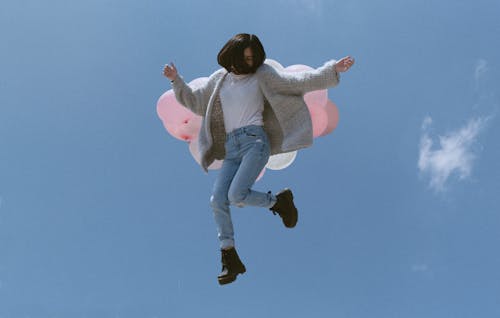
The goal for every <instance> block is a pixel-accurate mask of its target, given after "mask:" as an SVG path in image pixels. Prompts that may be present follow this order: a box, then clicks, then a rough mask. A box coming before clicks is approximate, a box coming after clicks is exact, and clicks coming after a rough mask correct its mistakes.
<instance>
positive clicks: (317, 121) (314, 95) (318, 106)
mask: <svg viewBox="0 0 500 318" xmlns="http://www.w3.org/2000/svg"><path fill="white" fill-rule="evenodd" d="M311 70H313V68H312V67H310V66H307V65H302V64H295V65H291V66H288V67H286V68H285V69H284V71H285V72H290V73H297V72H303V71H311ZM304 101H305V102H306V105H307V108H308V109H309V113H310V115H311V120H312V125H313V137H318V136H320V135H321V133H322V132H323V131H324V130H325V129H326V127H327V125H328V119H327V115H326V110H325V105H326V103H327V101H328V91H327V90H326V89H322V90H317V91H312V92H308V93H306V94H305V95H304Z"/></svg>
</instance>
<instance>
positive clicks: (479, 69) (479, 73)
mask: <svg viewBox="0 0 500 318" xmlns="http://www.w3.org/2000/svg"><path fill="white" fill-rule="evenodd" d="M488 68H489V67H488V62H487V61H486V60H485V59H478V60H477V61H476V67H475V69H474V79H475V80H476V84H477V83H478V82H479V80H480V79H481V78H482V77H483V76H484V74H485V73H486V72H487V71H488Z"/></svg>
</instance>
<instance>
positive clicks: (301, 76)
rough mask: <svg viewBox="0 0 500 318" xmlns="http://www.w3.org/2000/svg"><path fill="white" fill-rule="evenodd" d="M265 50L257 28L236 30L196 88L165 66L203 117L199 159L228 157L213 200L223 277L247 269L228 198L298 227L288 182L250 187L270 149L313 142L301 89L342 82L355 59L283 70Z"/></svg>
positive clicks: (181, 97) (179, 93) (185, 101)
mask: <svg viewBox="0 0 500 318" xmlns="http://www.w3.org/2000/svg"><path fill="white" fill-rule="evenodd" d="M265 59H266V54H265V51H264V48H263V46H262V44H261V42H260V40H259V38H258V37H257V36H256V35H253V34H237V35H235V36H234V37H233V38H231V39H230V40H229V41H228V42H227V43H226V44H225V45H224V47H223V48H222V49H221V51H220V52H219V54H218V56H217V61H218V63H219V64H220V65H221V66H222V67H223V68H222V69H220V70H218V71H216V72H215V73H213V74H212V75H211V76H210V77H209V79H208V81H207V83H206V84H205V85H204V86H202V87H199V88H197V89H191V88H190V87H189V86H188V85H187V84H186V83H185V82H184V80H183V79H182V77H180V76H179V75H178V72H177V69H176V67H175V65H174V64H173V63H172V64H171V65H165V67H164V70H163V72H164V75H165V76H166V77H167V78H168V79H170V81H171V83H172V86H173V89H174V92H175V96H176V98H177V100H178V101H179V103H181V104H182V105H184V106H185V107H187V108H189V109H190V110H191V111H193V112H194V113H196V114H198V115H200V116H202V117H203V121H202V127H201V130H200V134H199V151H200V154H201V158H202V159H201V163H200V164H201V166H202V168H203V169H204V170H205V171H207V169H208V166H210V164H211V163H212V162H213V161H214V160H215V159H223V160H224V161H223V164H222V167H221V169H220V172H219V175H218V176H217V178H216V181H215V184H214V188H213V191H212V196H211V198H210V203H211V206H212V209H213V213H214V218H215V222H216V224H217V230H218V238H219V241H220V248H221V254H222V257H221V259H222V272H221V273H220V274H219V276H218V281H219V284H221V285H222V284H227V283H230V282H232V281H234V280H235V279H236V276H237V275H238V274H242V273H244V272H245V271H246V269H245V266H244V265H243V263H242V262H241V260H240V258H239V256H238V253H237V252H236V249H235V242H234V230H233V224H232V221H231V214H230V209H229V206H230V205H234V206H239V207H243V206H247V205H250V206H259V207H265V208H269V209H270V210H271V211H272V212H273V213H274V214H276V213H277V214H278V215H279V216H280V217H281V219H282V221H283V223H284V225H285V226H286V227H288V228H293V227H294V226H295V225H296V223H297V219H298V213H297V209H296V207H295V205H294V202H293V194H292V191H291V190H289V189H284V190H282V191H281V192H279V193H277V194H276V195H273V194H272V193H271V192H268V193H263V192H258V191H254V190H252V186H253V184H254V182H255V180H256V179H257V177H258V176H259V173H260V172H261V171H262V169H263V168H264V167H265V165H266V163H267V161H268V159H269V156H270V155H273V154H277V153H284V152H290V151H294V150H297V149H301V148H305V147H308V146H310V145H311V144H312V138H313V134H312V123H311V118H310V115H309V111H308V109H307V106H306V104H305V102H304V99H303V95H304V94H305V93H307V92H309V91H313V90H320V89H325V88H327V87H332V86H335V85H337V83H338V81H339V75H338V73H339V72H345V71H347V70H348V69H349V68H350V67H351V66H352V65H353V63H354V60H353V59H352V58H350V57H345V58H343V59H341V60H339V61H338V62H337V61H333V60H332V61H329V62H327V63H325V65H324V66H323V67H320V68H318V69H316V70H313V71H306V72H302V73H295V74H291V73H283V72H280V71H279V70H276V69H274V68H273V67H272V66H270V65H268V64H266V63H264V61H265Z"/></svg>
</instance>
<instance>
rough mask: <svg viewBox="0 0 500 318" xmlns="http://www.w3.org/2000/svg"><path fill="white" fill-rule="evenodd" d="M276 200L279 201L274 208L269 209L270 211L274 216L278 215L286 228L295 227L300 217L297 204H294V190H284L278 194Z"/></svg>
mask: <svg viewBox="0 0 500 318" xmlns="http://www.w3.org/2000/svg"><path fill="white" fill-rule="evenodd" d="M276 198H277V199H278V201H276V203H275V204H274V205H273V207H272V208H269V210H271V211H273V214H275V215H276V213H278V214H279V216H280V217H281V219H282V220H283V224H284V225H285V226H286V227H288V228H292V227H295V225H296V224H297V220H298V218H299V215H298V212H297V208H296V207H295V204H293V194H292V190H290V189H284V190H283V191H280V192H279V193H278V194H276Z"/></svg>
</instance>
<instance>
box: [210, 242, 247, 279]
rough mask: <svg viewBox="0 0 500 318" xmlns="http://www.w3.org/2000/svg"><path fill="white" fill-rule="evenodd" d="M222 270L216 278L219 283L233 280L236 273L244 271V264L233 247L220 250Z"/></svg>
mask: <svg viewBox="0 0 500 318" xmlns="http://www.w3.org/2000/svg"><path fill="white" fill-rule="evenodd" d="M221 262H222V272H221V273H220V274H219V276H218V277H217V279H218V280H219V284H220V285H224V284H229V283H231V282H234V280H235V279H236V276H238V274H243V273H244V272H246V268H245V265H243V263H242V262H241V260H240V257H239V256H238V253H237V252H236V249H235V248H234V247H231V248H230V249H227V250H221Z"/></svg>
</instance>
